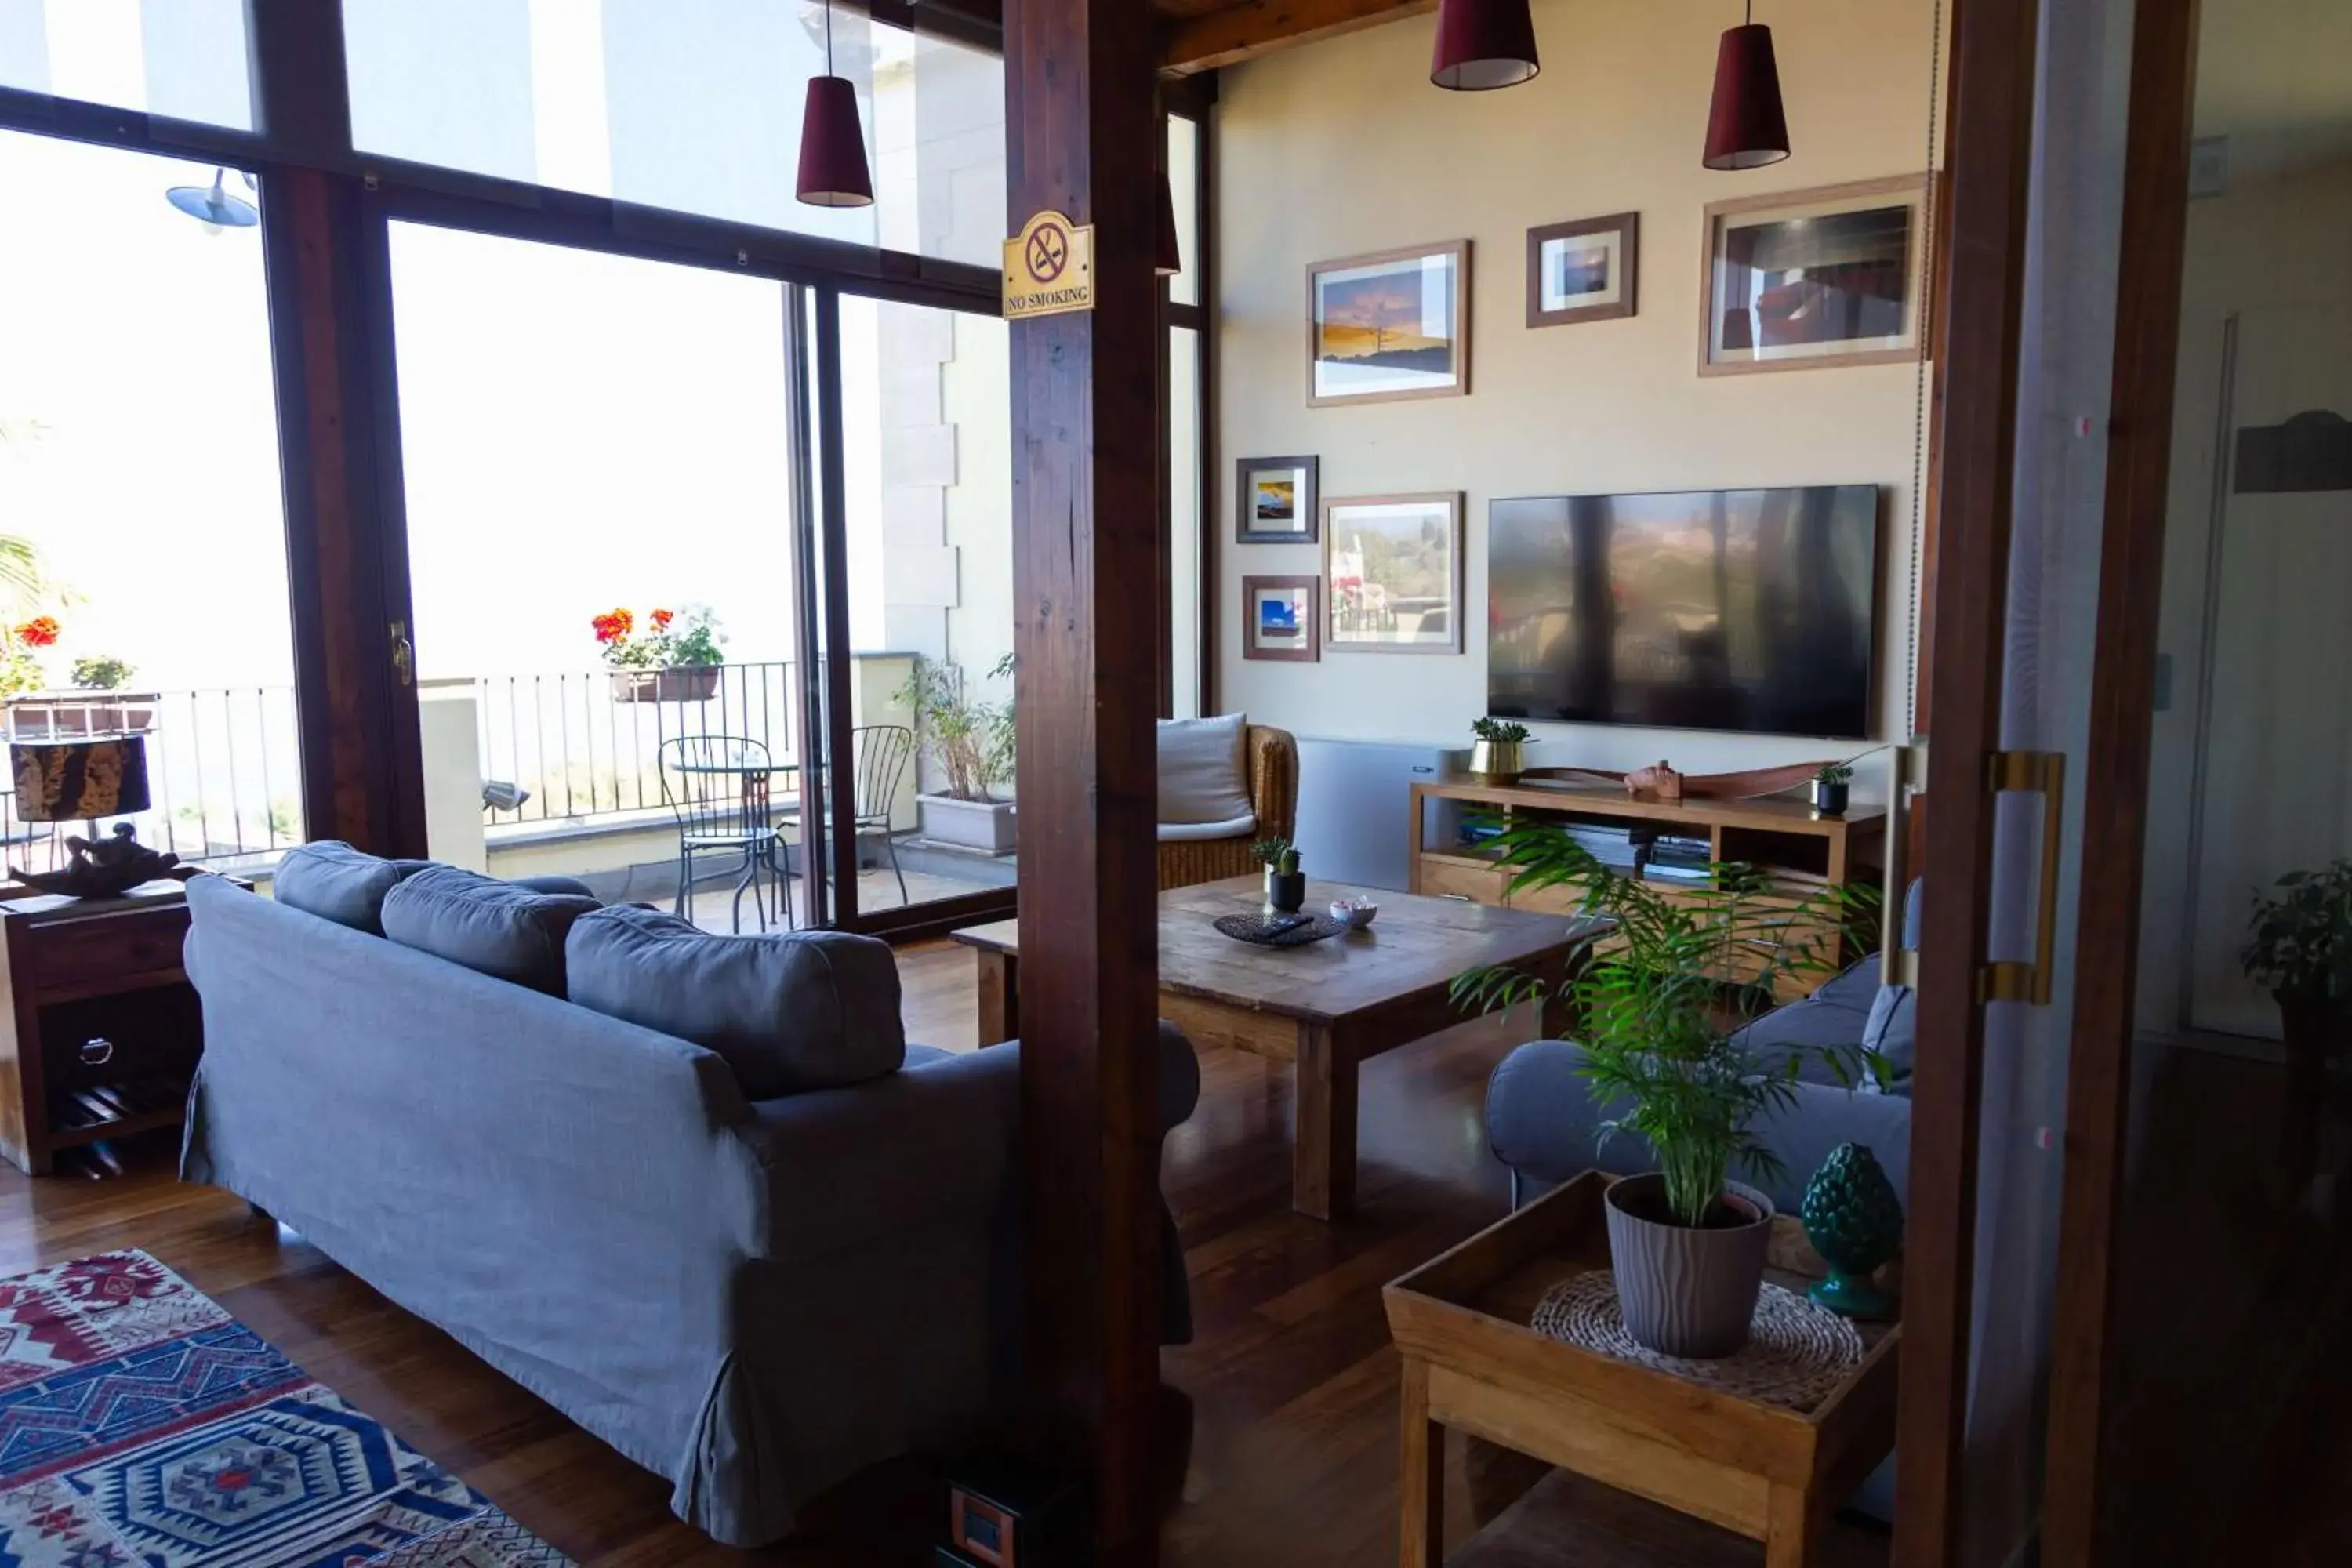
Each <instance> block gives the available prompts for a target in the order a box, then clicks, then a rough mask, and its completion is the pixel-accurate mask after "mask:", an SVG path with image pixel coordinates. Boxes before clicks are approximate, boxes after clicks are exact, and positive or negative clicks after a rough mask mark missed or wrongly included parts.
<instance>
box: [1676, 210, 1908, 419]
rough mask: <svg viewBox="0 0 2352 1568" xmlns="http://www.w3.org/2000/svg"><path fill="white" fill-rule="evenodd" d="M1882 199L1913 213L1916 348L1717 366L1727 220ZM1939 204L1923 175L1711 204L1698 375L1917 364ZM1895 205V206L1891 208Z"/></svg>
mask: <svg viewBox="0 0 2352 1568" xmlns="http://www.w3.org/2000/svg"><path fill="white" fill-rule="evenodd" d="M1878 196H1899V197H1901V198H1902V199H1903V201H1904V203H1905V204H1906V205H1908V206H1909V208H1910V209H1911V227H1910V240H1909V244H1908V262H1909V265H1908V270H1907V273H1906V284H1907V286H1908V288H1909V289H1910V300H1909V301H1908V303H1909V307H1910V314H1911V346H1910V347H1909V348H1892V349H1856V350H1853V351H1852V352H1849V353H1832V354H1810V355H1802V356H1799V357H1796V358H1791V359H1773V360H1753V361H1748V362H1734V361H1718V360H1717V359H1716V358H1715V318H1716V314H1717V310H1718V306H1717V300H1716V297H1715V262H1716V252H1717V246H1718V243H1719V242H1720V240H1721V238H1722V233H1723V220H1724V219H1726V218H1733V217H1752V216H1755V215H1756V214H1758V213H1769V212H1773V211H1776V210H1778V209H1780V208H1782V207H1795V206H1811V205H1814V204H1816V203H1820V202H1838V201H1845V200H1847V199H1849V198H1851V199H1853V200H1855V201H1862V200H1866V199H1871V198H1875V197H1878ZM1934 201H1935V192H1934V191H1933V190H1932V189H1931V187H1930V184H1929V181H1928V177H1927V175H1926V174H1892V175H1888V176H1887V177H1885V178H1884V179H1876V180H1850V181H1848V182H1846V183H1845V184H1837V185H1813V186H1810V187H1808V188H1805V189H1802V190H1794V191H1774V192H1772V193H1771V194H1769V195H1758V196H1738V197H1735V198H1733V199H1731V200H1728V201H1720V202H1709V203H1708V204H1707V205H1706V213H1705V215H1704V216H1703V217H1702V219H1701V221H1700V224H1699V263H1698V373H1699V374H1701V375H1763V374H1771V373H1773V372H1776V371H1793V370H1838V369H1843V368H1844V367H1846V366H1850V365H1861V364H1915V363H1917V362H1918V361H1919V359H1920V358H1921V357H1922V356H1923V355H1924V354H1925V353H1927V342H1928V337H1929V321H1928V316H1927V294H1928V290H1927V279H1928V277H1929V276H1930V274H1931V271H1932V268H1931V266H1930V264H1929V262H1928V259H1927V256H1926V254H1925V247H1924V245H1923V243H1922V242H1923V241H1924V240H1925V239H1926V237H1927V212H1928V208H1929V206H1930V205H1932V204H1933V202H1934ZM1890 205H1892V204H1890Z"/></svg>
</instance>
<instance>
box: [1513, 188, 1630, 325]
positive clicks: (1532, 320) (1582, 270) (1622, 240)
mask: <svg viewBox="0 0 2352 1568" xmlns="http://www.w3.org/2000/svg"><path fill="white" fill-rule="evenodd" d="M1641 280H1642V215H1641V214H1640V213H1612V214H1610V215H1609V216H1607V217H1588V218H1579V219H1577V220H1576V221H1575V222H1573V223H1552V224H1546V225H1544V226H1542V227H1540V228H1531V229H1529V230H1528V326H1530V327H1565V326H1571V325H1574V324H1575V323H1577V322H1580V321H1617V320H1620V319H1622V318H1623V317H1626V316H1631V315H1633V314H1634V313H1635V310H1637V308H1638V306H1639V303H1640V285H1641Z"/></svg>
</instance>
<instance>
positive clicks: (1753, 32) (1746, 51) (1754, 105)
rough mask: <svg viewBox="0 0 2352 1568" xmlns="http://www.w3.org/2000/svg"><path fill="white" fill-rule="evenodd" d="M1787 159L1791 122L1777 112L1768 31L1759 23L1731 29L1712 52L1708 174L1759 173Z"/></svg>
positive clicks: (1776, 72) (1776, 67)
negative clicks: (1722, 171)
mask: <svg viewBox="0 0 2352 1568" xmlns="http://www.w3.org/2000/svg"><path fill="white" fill-rule="evenodd" d="M1788 155H1789V119H1788V116H1787V115H1786V114H1784V113H1782V112H1781V109H1780V62H1779V61H1777V60H1776V59H1774V58H1772V29H1771V28H1769V27H1768V26H1764V25H1763V24H1762V23H1760V22H1749V23H1748V24H1746V25H1745V26H1738V27H1732V28H1729V29H1727V30H1726V32H1725V33H1724V35H1723V42H1722V43H1721V44H1719V45H1717V47H1716V51H1715V101H1714V104H1713V106H1712V107H1711V108H1710V109H1709V110H1708V111H1707V117H1706V158H1705V160H1703V161H1704V162H1705V163H1706V166H1707V167H1708V168H1710V169H1760V168H1762V167H1763V166H1764V165H1765V164H1767V163H1779V162H1780V160H1781V159H1783V158H1785V157H1787V156H1788Z"/></svg>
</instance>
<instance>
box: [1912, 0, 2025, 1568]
mask: <svg viewBox="0 0 2352 1568" xmlns="http://www.w3.org/2000/svg"><path fill="white" fill-rule="evenodd" d="M2039 14H2040V6H2039V5H2038V4H2036V0H1965V4H1963V5H1960V6H1959V7H1958V10H1957V13H1956V15H1955V18H1954V28H1953V33H1954V44H1953V60H1952V81H1953V84H1954V85H1953V103H1952V137H1951V145H1952V161H1951V180H1952V203H1951V226H1950V230H1949V233H1950V237H1951V250H1950V258H1951V260H1950V272H1949V291H1948V293H1947V295H1946V296H1945V298H1944V299H1943V300H1942V301H1940V303H1941V305H1942V307H1943V311H1944V321H1945V332H1946V335H1947V341H1948V344H1949V363H1948V365H1947V366H1946V382H1945V396H1944V404H1943V408H1942V418H1941V426H1940V430H1941V445H1940V448H1939V450H1940V468H1939V473H1938V482H1939V486H1940V496H1939V498H1938V499H1939V503H1940V511H1941V517H1942V520H1943V523H1944V526H1943V528H1942V530H1941V537H1940V545H1939V558H1938V561H1937V572H1936V581H1935V591H1934V604H1935V605H1936V606H1937V615H1936V616H1935V643H1934V646H1933V648H1932V650H1931V652H1932V663H1931V664H1930V665H1929V679H1931V680H1932V682H1933V691H1934V706H1935V712H1936V734H1935V741H1934V744H1933V745H1932V746H1931V747H1930V749H1929V752H1928V758H1927V769H1928V794H1929V796H1930V798H1931V799H1932V800H1933V801H1934V803H1935V804H1934V811H1933V815H1932V816H1931V817H1930V819H1929V823H1928V827H1927V835H1926V847H1925V851H1924V853H1923V855H1922V856H1921V857H1920V869H1921V871H1922V873H1923V874H1924V876H1925V878H1926V887H1925V890H1924V892H1923V894H1922V897H1921V904H1922V910H1921V918H1920V941H1919V986H1918V992H1917V1003H1916V1006H1917V1014H1918V1025H1917V1028H1918V1047H1917V1057H1918V1066H1917V1070H1916V1076H1915V1077H1914V1079H1913V1080H1912V1106H1913V1113H1912V1123H1911V1202H1910V1215H1909V1220H1908V1228H1907V1233H1906V1237H1905V1252H1904V1345H1903V1363H1902V1369H1901V1373H1902V1379H1901V1381H1902V1387H1901V1393H1900V1396H1899V1400H1898V1405H1897V1410H1896V1428H1895V1476H1896V1479H1895V1545H1894V1559H1895V1562H1898V1563H1903V1564H1905V1565H1906V1568H1950V1565H1951V1564H1953V1563H1957V1562H1958V1557H1959V1538H1960V1529H1961V1522H1962V1520H1961V1514H1962V1507H1963V1502H1962V1490H1961V1476H1962V1457H1963V1452H1964V1445H1965V1441H1966V1433H1967V1423H1968V1408H1969V1399H1968V1393H1969V1342H1970V1337H1971V1328H1972V1315H1973V1301H1974V1296H1973V1293H1974V1290H1975V1285H1976V1280H1975V1258H1976V1225H1977V1212H1976V1196H1977V1164H1978V1135H1979V1132H1978V1121H1979V1109H1980V1105H1981V1100H1982V1080H1983V1066H1984V1005H1983V1004H1982V1003H1981V1002H1980V1001H1979V990H1978V987H1979V975H1980V974H1981V973H1982V971H1983V965H1984V963H1985V960H1986V957H1987V954H1986V951H1985V949H1986V931H1987V930H1988V929H1989V923H1990V912H1991V910H1990V906H1991V884H1992V879H1991V859H1992V845H1993V828H1994V821H1995V809H1994V799H1995V797H1994V795H1993V793H1992V791H1991V789H1990V780H1989V778H1988V776H1987V772H1988V769H1987V763H1986V758H1987V756H1988V754H1989V753H1990V752H1991V751H1992V750H1993V748H1994V747H1995V746H1997V745H1998V744H1999V737H2000V689H2001V683H2002V679H2003V658H2002V654H2003V641H2002V629H2003V623H2004V619H2005V616H2006V615H2007V610H2008V595H2007V584H2008V567H2009V544H2010V531H2011V476H2012V469H2013V458H2014V456H2015V447H2016V435H2017V368H2018V350H2019V342H2020V337H2021V314H2022V308H2023V299H2024V267H2025V236H2026V220H2027V205H2028V201H2027V198H2028V192H2029V188H2030V180H2031V174H2032V162H2033V103H2034V95H2035V89H2036V72H2037V69H2038V55H2039V44H2040V38H2039V34H2038V32H2037V24H2038V21H2039ZM1915 184H1916V183H1915ZM1905 357H1906V358H1908V357H1909V356H1908V355H1906V356H1905Z"/></svg>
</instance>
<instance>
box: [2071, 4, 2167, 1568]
mask: <svg viewBox="0 0 2352 1568" xmlns="http://www.w3.org/2000/svg"><path fill="white" fill-rule="evenodd" d="M2198 12H2199V5H2198V0H2140V4H2139V5H2138V6H2137V20H2136V22H2135V24H2134V27H2133V32H2132V58H2131V99H2130V102H2131V121H2130V124H2129V127H2128V129H2127V130H2126V141H2125V153H2124V205H2123V226H2122V233H2121V236H2120V241H2119V245H2118V247H2117V249H2118V254H2119V256H2120V258H2121V260H2120V263H2119V266H2118V269H2117V274H2116V332H2115V344H2116V349H2115V369H2114V378H2113V392H2112V394H2111V397H2110V402H2109V417H2108V425H2107V484H2106V510H2105V520H2104V522H2103V525H2102V531H2101V538H2100V545H2099V603H2098V621H2097V637H2096V643H2095V654H2094V656H2093V661H2092V668H2091V716H2090V731H2089V734H2088V736H2087V738H2086V739H2085V742H2084V778H2083V798H2084V799H2085V800H2087V801H2092V802H2096V803H2099V804H2098V806H2097V808H2096V809H2093V810H2091V811H2088V812H2086V813H2085V814H2084V823H2083V832H2082V856H2083V864H2084V866H2086V867H2097V868H2099V874H2098V875H2096V876H2085V877H2084V878H2083V879H2081V892H2080V895H2079V898H2078V901H2077V907H2076V915H2075V920H2076V932H2075V942H2074V967H2075V970H2076V972H2077V973H2082V974H2086V975H2089V974H2095V975H2097V976H2099V977H2100V979H2099V984H2095V985H2078V986H2076V987H2075V989H2074V1032H2073V1037H2072V1044H2071V1047H2070V1049H2069V1052H2068V1056H2067V1068H2066V1161H2065V1170H2064V1172H2063V1178H2062V1193H2063V1196H2062V1200H2061V1205H2060V1216H2059V1228H2058V1252H2057V1258H2056V1271H2057V1279H2056V1291H2055V1298H2054V1301H2053V1309H2052V1318H2051V1348H2052V1356H2051V1369H2050V1370H2051V1376H2050V1428H2049V1441H2048V1444H2047V1446H2046V1448H2045V1452H2046V1454H2047V1456H2048V1457H2047V1459H2046V1461H2045V1464H2044V1468H2043V1476H2042V1562H2043V1563H2047V1564H2049V1565H2050V1568H2092V1564H2094V1563H2100V1562H2103V1561H2110V1560H2111V1558H2110V1557H2109V1556H2108V1555H2107V1554H2103V1553H2102V1552H2100V1550H2099V1545H2098V1540H2099V1519H2100V1514H2101V1510H2102V1508H2103V1505H2105V1503H2106V1502H2107V1501H2108V1500H2106V1499H2105V1498H2104V1497H2103V1496H2102V1493H2103V1489H2105V1487H2107V1486H2110V1485H2112V1484H2113V1482H2112V1480H2111V1479H2109V1477H2108V1475H2107V1473H2106V1472H2107V1451H2106V1447H2105V1437H2106V1436H2107V1432H2106V1417H2107V1414H2108V1407H2109V1400H2108V1391H2109V1386H2110V1384H2109V1379H2110V1377H2111V1375H2112V1373H2113V1372H2114V1370H2115V1369H2114V1367H2113V1365H2112V1363H2111V1357H2112V1354H2113V1347H2112V1342H2111V1337H2110V1336H2111V1331H2112V1328H2113V1323H2114V1314H2115V1305H2116V1303H2115V1289H2116V1237H2117V1232H2118V1228H2119V1226H2120V1225H2121V1223H2122V1214H2123V1194H2124V1186H2125V1175H2126V1170H2125V1157H2126V1147H2127V1143H2128V1137H2129V1128H2130V1094H2131V1079H2132V1072H2131V1060H2132V1037H2133V1027H2134V1021H2135V1020H2134V1005H2135V1000H2136V994H2137V985H2136V984H2135V981H2136V978H2137V973H2138V967H2139V921H2140V891H2141V886H2140V885H2141V876H2142V869H2143V866H2144V861H2145V853H2144V852H2145V848H2146V839H2147V790H2148V771H2149V752H2150V748H2151V745H2152V744H2153V737H2152V735H2151V732H2150V731H2151V726H2150V722H2149V718H2148V716H2149V714H2150V713H2152V712H2153V711H2154V710H2155V708H2156V668H2157V632H2158V621H2159V617H2158V605H2159V602H2160V600H2161V598H2162V595H2163V587H2164V542H2165V537H2164V536H2165V521H2166V510H2167V502H2168V489H2169V487H2170V483H2171V474H2172V425H2173V420H2172V413H2173V392H2174V379H2175V374H2174V373H2175V370H2176V368H2177V365H2178V362H2179V347H2180V294H2181V275H2182V270H2183V267H2184V264H2185V261H2186V256H2187V250H2186V236H2187V231H2188V217H2189V140H2190V136H2191V134H2192V132H2193V128H2194V121H2195V105H2196V96H2197V95H2196V78H2197V41H2198Z"/></svg>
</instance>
